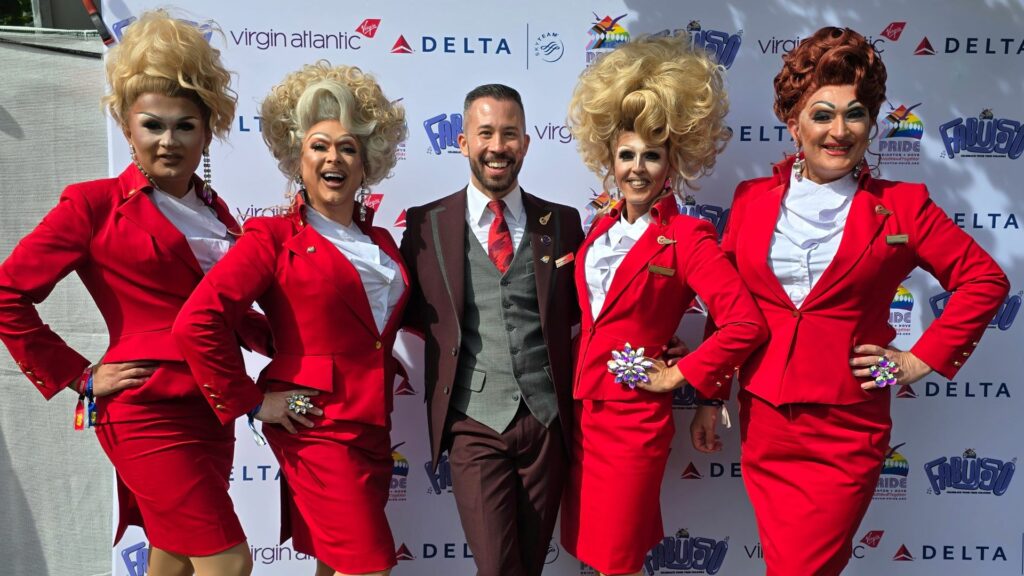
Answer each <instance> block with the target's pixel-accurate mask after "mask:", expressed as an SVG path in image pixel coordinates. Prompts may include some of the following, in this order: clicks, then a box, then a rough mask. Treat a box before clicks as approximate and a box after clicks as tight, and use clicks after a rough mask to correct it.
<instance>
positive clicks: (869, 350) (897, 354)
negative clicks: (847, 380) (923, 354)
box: [850, 344, 932, 390]
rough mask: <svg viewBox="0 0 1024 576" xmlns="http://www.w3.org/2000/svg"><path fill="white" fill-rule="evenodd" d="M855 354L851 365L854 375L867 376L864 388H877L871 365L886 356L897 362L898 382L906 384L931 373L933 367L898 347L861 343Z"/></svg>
mask: <svg viewBox="0 0 1024 576" xmlns="http://www.w3.org/2000/svg"><path fill="white" fill-rule="evenodd" d="M853 353H854V355H853V356H852V357H851V358H850V367H851V370H853V375H854V376H856V377H857V378H865V379H867V380H868V381H867V382H864V383H862V384H861V385H860V387H861V388H863V389H864V390H875V389H877V388H878V385H877V384H875V382H874V380H873V379H872V377H871V367H872V366H874V365H875V364H878V361H879V360H880V359H881V358H883V357H885V358H888V359H889V360H891V361H893V362H895V363H896V366H898V367H899V371H897V372H896V384H897V385H899V386H906V385H908V384H913V383H914V382H917V381H918V380H920V379H921V378H924V377H925V376H927V375H928V374H929V373H931V371H932V368H931V366H928V365H927V364H925V363H924V361H922V360H921V359H920V358H918V357H917V356H914V354H913V353H912V352H903V351H901V350H897V349H896V348H882V347H881V346H875V345H874V344H861V345H860V346H856V347H854V349H853Z"/></svg>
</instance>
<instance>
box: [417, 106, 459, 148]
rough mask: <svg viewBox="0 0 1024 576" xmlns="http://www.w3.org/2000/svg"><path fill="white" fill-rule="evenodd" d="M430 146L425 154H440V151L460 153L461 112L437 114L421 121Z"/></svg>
mask: <svg viewBox="0 0 1024 576" xmlns="http://www.w3.org/2000/svg"><path fill="white" fill-rule="evenodd" d="M423 130H424V131H425V132H426V133H427V140H428V141H429V142H430V148H428V149H427V154H433V155H436V156H440V155H441V153H442V152H446V153H448V154H461V153H462V151H461V150H460V149H459V134H462V114H458V113H453V114H450V115H449V114H438V115H437V116H431V117H430V118H427V119H426V120H424V121H423Z"/></svg>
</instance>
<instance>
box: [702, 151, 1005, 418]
mask: <svg viewBox="0 0 1024 576" xmlns="http://www.w3.org/2000/svg"><path fill="white" fill-rule="evenodd" d="M792 164H793V160H792V158H790V159H789V160H787V161H784V162H782V163H780V164H778V165H776V166H775V169H774V174H773V175H772V176H771V177H768V178H759V179H756V180H749V181H746V182H742V183H741V184H740V185H739V187H738V188H737V189H736V195H735V197H734V198H733V204H732V212H731V214H730V216H729V223H728V225H727V226H726V231H725V234H724V236H723V238H722V249H723V250H724V251H725V253H726V254H727V255H728V256H729V257H730V258H731V259H732V260H733V261H734V262H735V263H736V267H737V269H738V270H739V272H740V276H742V277H743V280H744V281H745V282H746V284H747V287H749V288H750V291H751V293H752V294H753V295H754V298H755V299H756V300H757V303H758V305H760V307H761V311H762V312H763V313H764V315H765V318H767V320H768V327H769V330H770V332H771V338H770V339H769V340H768V344H767V345H766V346H764V347H763V348H761V349H760V350H758V351H757V352H756V353H754V354H753V355H752V356H751V357H750V359H749V360H748V361H747V362H746V364H744V366H743V369H742V371H741V372H740V383H741V384H742V385H743V386H744V387H745V388H746V389H747V390H749V391H750V392H751V393H752V394H755V395H757V396H758V397H760V398H762V399H764V400H766V401H768V402H770V403H771V404H773V405H776V406H779V405H782V404H787V403H790V402H816V403H824V404H855V403H858V402H864V401H867V400H870V399H872V398H875V397H878V393H877V392H866V391H864V390H861V388H860V382H859V381H858V379H857V378H855V377H854V376H853V374H852V373H851V371H850V364H849V358H850V354H851V353H852V349H853V347H854V346H857V345H860V344H875V345H878V346H887V345H888V344H889V343H890V342H892V340H893V338H894V337H895V336H896V331H895V330H894V329H893V328H892V326H890V325H889V305H890V303H891V302H892V299H893V296H894V295H895V294H896V290H897V288H898V287H899V284H900V282H901V281H903V279H904V278H906V277H907V275H908V274H910V272H911V271H912V270H914V269H915V268H917V267H921V268H924V269H925V270H927V271H928V272H929V273H930V274H932V275H933V276H934V277H935V278H936V279H938V281H939V283H941V284H942V286H943V288H945V289H946V290H955V294H954V295H953V297H952V298H950V300H949V305H948V306H947V307H946V309H945V311H944V312H943V314H942V317H941V318H938V319H936V320H935V321H934V322H932V324H931V326H929V327H928V329H927V330H925V332H924V334H922V336H921V338H920V339H919V340H918V341H917V344H915V345H914V347H913V348H912V349H911V351H912V352H913V353H914V355H916V356H917V357H918V358H920V359H921V360H923V361H924V362H925V363H927V364H928V365H929V366H931V367H932V368H933V369H934V370H935V371H936V372H938V373H940V374H942V375H943V376H945V377H946V378H953V376H954V375H955V374H956V372H957V370H959V369H960V366H961V365H962V363H963V362H964V361H966V360H967V357H968V356H970V355H971V352H973V351H974V347H975V346H977V344H978V340H979V339H980V338H981V335H982V333H984V332H985V327H986V326H987V325H988V322H989V320H991V319H992V316H993V315H994V314H995V312H996V310H997V309H998V308H999V305H1000V304H1001V303H1002V302H1003V300H1004V299H1005V298H1006V294H1007V292H1008V290H1009V283H1008V282H1007V279H1006V275H1005V274H1003V271H1002V270H1001V269H1000V268H999V266H998V265H997V264H996V263H995V261H993V260H992V258H991V257H990V256H989V255H988V254H987V253H986V252H985V251H984V250H983V249H982V248H981V247H980V246H978V244H977V243H976V242H975V241H974V240H973V239H972V238H971V237H970V236H969V235H968V234H967V233H965V232H964V231H963V230H961V229H960V228H959V227H957V226H956V224H954V223H953V221H952V220H950V219H949V217H947V216H946V214H945V213H944V212H943V211H942V209H941V208H939V207H938V206H936V205H935V204H934V203H933V202H932V201H931V199H930V198H929V197H928V190H927V189H926V188H925V187H924V185H923V184H909V183H905V182H890V181H887V180H876V179H874V178H872V177H871V175H870V174H869V173H868V171H867V170H865V172H864V174H863V175H862V176H861V178H860V182H859V184H858V188H857V192H856V193H855V195H854V197H853V202H852V204H851V206H850V214H849V216H848V218H847V221H846V229H845V230H844V231H843V238H842V241H841V242H840V244H839V251H838V252H837V253H836V256H835V259H834V260H833V261H832V263H831V264H830V265H829V266H828V268H826V270H825V272H824V273H823V274H822V276H821V278H820V279H819V280H818V282H817V283H816V284H815V285H814V288H813V289H812V290H811V292H810V294H808V296H807V298H806V299H805V300H804V302H803V304H802V305H801V306H800V308H799V309H797V308H796V307H795V306H793V303H792V302H791V301H790V299H789V297H788V295H787V294H786V292H785V291H784V290H783V288H782V285H781V284H780V283H779V281H778V279H776V277H775V274H774V273H773V272H772V269H771V267H770V266H769V263H768V254H769V248H770V246H771V239H772V235H773V232H774V229H775V224H776V221H777V220H778V216H779V209H780V206H781V203H782V198H783V196H784V195H785V194H786V188H787V186H788V185H789V175H790V172H791V170H792Z"/></svg>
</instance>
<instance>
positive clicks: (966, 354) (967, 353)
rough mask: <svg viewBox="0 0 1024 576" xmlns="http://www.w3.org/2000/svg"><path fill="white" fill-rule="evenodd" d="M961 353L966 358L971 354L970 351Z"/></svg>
mask: <svg viewBox="0 0 1024 576" xmlns="http://www.w3.org/2000/svg"><path fill="white" fill-rule="evenodd" d="M963 355H964V358H967V357H968V356H970V355H971V353H970V352H964V353H963Z"/></svg>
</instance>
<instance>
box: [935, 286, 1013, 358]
mask: <svg viewBox="0 0 1024 576" xmlns="http://www.w3.org/2000/svg"><path fill="white" fill-rule="evenodd" d="M952 296H953V293H952V292H941V293H939V294H936V295H935V296H932V297H931V298H929V299H928V304H929V305H930V306H931V309H932V314H934V315H935V318H941V317H942V312H943V311H945V309H946V305H947V304H949V299H950V298H951V297H952ZM1022 300H1024V291H1021V292H1018V293H1016V294H1010V295H1009V296H1007V297H1006V301H1004V302H1003V303H1002V304H1001V305H1000V306H999V310H998V311H996V315H995V316H993V317H992V320H991V321H990V322H989V323H988V327H989V329H992V328H996V329H998V330H999V331H1001V332H1006V331H1007V330H1009V329H1010V328H1011V327H1013V323H1014V321H1015V320H1016V319H1017V313H1018V312H1020V306H1021V301H1022ZM975 345H977V343H975Z"/></svg>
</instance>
